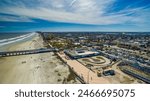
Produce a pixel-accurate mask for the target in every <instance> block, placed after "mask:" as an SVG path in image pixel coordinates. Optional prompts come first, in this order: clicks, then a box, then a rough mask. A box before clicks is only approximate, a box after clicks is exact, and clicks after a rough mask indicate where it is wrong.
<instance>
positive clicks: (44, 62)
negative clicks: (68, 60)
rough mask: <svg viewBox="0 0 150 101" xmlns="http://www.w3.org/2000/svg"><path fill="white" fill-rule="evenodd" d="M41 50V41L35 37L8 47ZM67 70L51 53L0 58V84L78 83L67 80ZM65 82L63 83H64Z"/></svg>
mask: <svg viewBox="0 0 150 101" xmlns="http://www.w3.org/2000/svg"><path fill="white" fill-rule="evenodd" d="M38 48H43V40H42V38H41V37H40V36H39V35H36V37H34V38H33V39H32V40H29V41H27V42H23V43H19V44H16V45H13V46H11V47H9V49H8V50H9V51H12V50H28V49H38ZM69 75H70V71H69V68H68V67H67V65H65V64H63V62H62V61H60V60H59V59H58V58H57V56H56V55H54V53H53V52H49V53H42V54H33V55H21V56H12V57H1V58H0V83H1V84H62V83H79V82H78V81H76V79H72V80H69V81H68V80H67V78H68V76H69ZM64 81H65V82H64Z"/></svg>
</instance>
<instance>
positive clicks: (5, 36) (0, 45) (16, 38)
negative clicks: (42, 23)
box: [0, 32, 37, 51]
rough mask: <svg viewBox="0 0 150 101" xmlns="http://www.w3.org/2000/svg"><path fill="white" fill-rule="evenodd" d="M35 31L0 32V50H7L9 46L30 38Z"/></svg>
mask: <svg viewBox="0 0 150 101" xmlns="http://www.w3.org/2000/svg"><path fill="white" fill-rule="evenodd" d="M35 35H37V33H35V32H32V33H0V51H7V50H8V48H9V47H11V46H13V45H15V44H18V43H22V42H25V41H28V40H31V39H32V38H33V37H34V36H35Z"/></svg>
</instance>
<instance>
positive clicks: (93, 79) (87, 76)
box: [58, 53, 109, 84]
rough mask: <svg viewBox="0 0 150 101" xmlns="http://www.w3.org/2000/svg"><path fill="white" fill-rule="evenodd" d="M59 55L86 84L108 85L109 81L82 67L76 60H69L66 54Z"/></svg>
mask: <svg viewBox="0 0 150 101" xmlns="http://www.w3.org/2000/svg"><path fill="white" fill-rule="evenodd" d="M58 55H59V56H60V57H61V58H62V59H63V60H64V61H65V62H66V63H67V64H68V65H69V66H70V67H71V68H72V69H73V70H74V71H75V72H76V73H77V74H78V75H79V76H80V77H81V78H82V79H83V80H84V81H85V82H86V83H89V84H108V83H109V81H108V80H106V79H105V78H103V77H98V76H97V74H96V73H94V72H92V71H91V70H90V69H88V68H87V67H85V66H84V65H82V64H81V63H79V62H78V61H76V60H71V59H67V58H66V55H65V54H64V53H58Z"/></svg>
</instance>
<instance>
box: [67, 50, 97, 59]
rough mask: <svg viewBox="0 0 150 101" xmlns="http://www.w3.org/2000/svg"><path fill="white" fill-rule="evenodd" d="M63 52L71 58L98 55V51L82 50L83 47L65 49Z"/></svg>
mask: <svg viewBox="0 0 150 101" xmlns="http://www.w3.org/2000/svg"><path fill="white" fill-rule="evenodd" d="M64 53H65V54H66V55H68V56H69V57H70V58H71V59H79V58H85V57H92V56H97V55H100V52H98V51H95V50H85V49H84V50H83V49H74V50H65V51H64Z"/></svg>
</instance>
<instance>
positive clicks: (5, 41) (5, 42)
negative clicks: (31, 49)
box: [0, 33, 37, 46]
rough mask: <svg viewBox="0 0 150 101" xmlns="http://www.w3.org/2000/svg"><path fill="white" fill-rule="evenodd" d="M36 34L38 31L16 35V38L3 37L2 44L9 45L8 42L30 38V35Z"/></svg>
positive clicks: (0, 41) (0, 42)
mask: <svg viewBox="0 0 150 101" xmlns="http://www.w3.org/2000/svg"><path fill="white" fill-rule="evenodd" d="M36 34H37V33H29V34H25V35H21V36H17V37H14V38H9V39H2V40H0V46H4V45H8V44H11V43H15V42H18V41H22V40H24V39H27V38H30V37H32V36H34V35H36Z"/></svg>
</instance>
